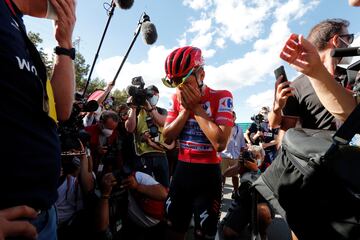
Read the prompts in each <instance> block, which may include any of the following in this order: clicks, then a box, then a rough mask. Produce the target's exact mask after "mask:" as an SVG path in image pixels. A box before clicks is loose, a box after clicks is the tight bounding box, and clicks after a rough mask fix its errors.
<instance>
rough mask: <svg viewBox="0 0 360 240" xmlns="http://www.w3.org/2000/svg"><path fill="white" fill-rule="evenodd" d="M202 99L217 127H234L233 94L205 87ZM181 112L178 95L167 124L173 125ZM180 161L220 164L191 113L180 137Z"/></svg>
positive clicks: (174, 96)
mask: <svg viewBox="0 0 360 240" xmlns="http://www.w3.org/2000/svg"><path fill="white" fill-rule="evenodd" d="M204 92H205V93H204V95H203V96H202V97H201V105H202V107H203V109H204V110H205V112H206V113H207V115H208V116H209V117H210V118H211V121H213V122H215V123H216V124H217V125H225V126H230V127H232V126H233V122H234V120H233V114H232V111H233V99H232V94H231V93H230V92H229V91H226V90H213V89H210V88H209V87H207V86H206V87H205V91H204ZM179 112H180V103H179V101H178V99H177V97H176V94H174V95H173V96H172V102H171V107H170V109H169V110H168V115H167V118H166V123H171V122H172V121H174V120H175V119H176V117H177V116H178V115H179ZM179 141H180V148H179V160H180V161H183V162H188V163H203V164H218V163H220V161H221V159H220V158H219V157H218V155H217V153H216V151H215V149H214V147H213V146H212V145H211V143H210V141H209V139H208V138H207V137H206V135H205V134H204V132H203V131H202V130H201V128H200V126H199V124H198V123H197V121H196V120H195V118H194V114H193V113H191V114H190V117H189V119H188V120H187V121H186V124H185V126H184V128H183V129H182V131H181V133H180V135H179Z"/></svg>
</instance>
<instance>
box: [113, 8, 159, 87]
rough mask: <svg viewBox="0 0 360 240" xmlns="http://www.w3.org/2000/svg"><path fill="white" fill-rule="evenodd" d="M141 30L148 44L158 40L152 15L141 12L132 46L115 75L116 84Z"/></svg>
mask: <svg viewBox="0 0 360 240" xmlns="http://www.w3.org/2000/svg"><path fill="white" fill-rule="evenodd" d="M140 31H141V33H142V36H143V40H144V42H145V43H146V44H148V45H152V44H154V43H155V42H156V40H157V37H158V35H157V31H156V28H155V25H154V24H153V23H152V22H150V17H149V15H147V14H146V13H145V12H144V13H143V14H141V17H140V20H139V22H138V26H137V28H136V30H135V32H134V38H133V40H132V41H131V43H130V46H129V48H128V50H127V52H126V54H125V56H124V58H123V59H122V61H121V64H120V66H119V69H118V70H117V72H116V74H115V76H114V79H113V81H112V84H113V85H115V82H116V79H117V77H118V76H119V73H120V71H121V69H122V67H123V66H124V63H125V61H126V59H127V57H128V56H129V53H130V51H131V49H132V47H133V46H134V43H135V41H136V39H137V37H138V36H139V33H140Z"/></svg>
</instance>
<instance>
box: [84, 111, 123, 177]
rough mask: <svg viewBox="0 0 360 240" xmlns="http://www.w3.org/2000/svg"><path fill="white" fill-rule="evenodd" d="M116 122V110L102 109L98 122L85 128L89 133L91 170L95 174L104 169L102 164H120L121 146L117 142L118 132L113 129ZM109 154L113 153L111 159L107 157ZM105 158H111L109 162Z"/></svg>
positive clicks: (106, 165)
mask: <svg viewBox="0 0 360 240" xmlns="http://www.w3.org/2000/svg"><path fill="white" fill-rule="evenodd" d="M118 122H119V116H118V115H117V113H116V112H113V111H104V112H103V113H102V114H101V116H100V121H99V123H96V124H95V125H91V126H89V127H86V128H85V130H86V131H87V132H88V133H89V134H90V150H91V157H92V159H93V171H94V172H95V173H96V174H100V175H101V173H102V172H103V171H104V170H103V168H104V166H105V167H109V166H120V162H122V160H121V154H120V152H119V151H120V150H121V147H120V143H119V142H118V132H117V131H114V130H115V129H116V127H117V125H118ZM109 154H112V155H114V156H113V158H112V159H110V157H107V156H108V155H109ZM106 160H111V162H107V161H106ZM105 172H107V171H105Z"/></svg>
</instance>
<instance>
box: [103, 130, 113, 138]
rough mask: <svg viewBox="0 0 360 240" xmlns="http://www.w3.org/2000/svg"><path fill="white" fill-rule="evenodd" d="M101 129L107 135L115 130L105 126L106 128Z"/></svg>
mask: <svg viewBox="0 0 360 240" xmlns="http://www.w3.org/2000/svg"><path fill="white" fill-rule="evenodd" d="M101 131H102V134H103V135H104V136H105V137H110V136H111V134H112V133H113V131H114V130H111V129H107V128H104V129H103V130H101Z"/></svg>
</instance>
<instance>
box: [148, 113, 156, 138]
mask: <svg viewBox="0 0 360 240" xmlns="http://www.w3.org/2000/svg"><path fill="white" fill-rule="evenodd" d="M146 124H147V127H148V128H149V133H150V136H151V138H156V137H158V136H159V128H158V126H156V124H155V123H154V120H153V119H152V117H150V116H148V117H147V118H146Z"/></svg>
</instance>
